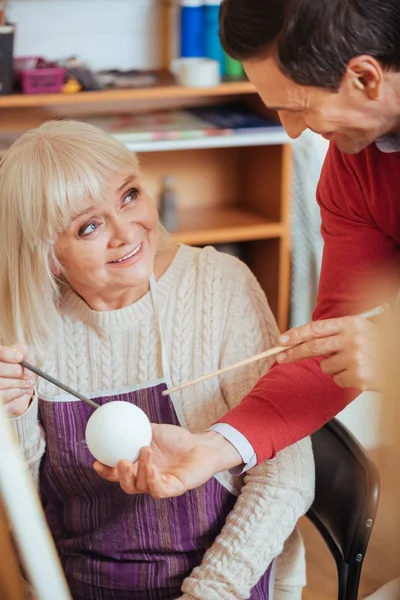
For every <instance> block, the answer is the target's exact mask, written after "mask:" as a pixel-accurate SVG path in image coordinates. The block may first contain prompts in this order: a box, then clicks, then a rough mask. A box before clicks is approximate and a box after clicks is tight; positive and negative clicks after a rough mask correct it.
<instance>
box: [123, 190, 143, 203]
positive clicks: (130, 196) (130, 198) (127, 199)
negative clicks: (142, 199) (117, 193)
mask: <svg viewBox="0 0 400 600" xmlns="http://www.w3.org/2000/svg"><path fill="white" fill-rule="evenodd" d="M138 196H139V190H138V189H137V188H132V189H131V190H129V192H128V193H127V194H126V195H125V196H124V200H123V204H124V205H125V204H130V203H131V202H134V201H135V200H136V199H137V197H138Z"/></svg>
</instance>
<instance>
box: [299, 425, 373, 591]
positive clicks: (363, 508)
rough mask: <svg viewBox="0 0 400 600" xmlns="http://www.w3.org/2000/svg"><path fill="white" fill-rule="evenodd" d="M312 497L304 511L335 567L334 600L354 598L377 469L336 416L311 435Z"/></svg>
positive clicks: (367, 535)
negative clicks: (313, 495) (313, 464)
mask: <svg viewBox="0 0 400 600" xmlns="http://www.w3.org/2000/svg"><path fill="white" fill-rule="evenodd" d="M312 444H313V450H314V458H315V468H316V480H315V499H314V502H313V504H312V506H311V508H310V510H309V511H308V513H307V516H308V517H309V518H310V520H311V521H312V522H313V523H314V525H315V526H316V527H317V529H318V531H319V532H320V534H321V535H322V537H323V538H324V540H325V542H326V544H327V546H328V548H329V550H330V552H331V554H332V556H333V558H334V559H335V562H336V566H337V571H338V580H339V581H338V589H339V592H338V600H357V594H358V587H359V583H360V576H361V569H362V565H363V561H364V557H365V553H366V551H367V546H368V542H369V538H370V536H371V531H372V527H373V525H374V523H375V517H376V512H377V509H378V501H379V487H380V484H379V474H378V470H377V468H376V466H375V465H374V463H373V462H372V461H371V460H370V459H369V458H368V456H367V454H366V452H365V450H364V449H363V447H362V446H361V445H360V444H359V443H358V441H357V440H356V439H355V438H354V437H353V436H352V435H351V433H350V432H349V431H348V430H347V429H346V427H344V425H342V424H341V423H340V422H339V421H337V420H336V419H333V420H332V421H330V422H329V423H328V424H327V425H325V426H324V427H322V429H320V430H319V431H317V432H316V433H314V434H313V435H312Z"/></svg>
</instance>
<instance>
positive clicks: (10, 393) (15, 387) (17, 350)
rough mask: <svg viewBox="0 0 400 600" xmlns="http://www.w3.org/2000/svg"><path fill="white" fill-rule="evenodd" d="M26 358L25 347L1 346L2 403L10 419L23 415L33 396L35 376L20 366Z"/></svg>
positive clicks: (0, 377)
mask: <svg viewBox="0 0 400 600" xmlns="http://www.w3.org/2000/svg"><path fill="white" fill-rule="evenodd" d="M26 356H27V348H26V347H25V346H22V345H16V346H0V402H2V403H3V404H4V405H5V408H6V412H7V414H8V416H9V417H19V416H20V415H23V414H24V413H25V412H26V410H27V409H28V406H29V403H30V401H31V398H32V396H33V388H34V385H35V381H34V378H33V374H32V373H30V371H27V370H26V369H24V368H23V367H21V365H19V364H18V363H19V362H20V361H21V360H22V359H23V358H25V357H26Z"/></svg>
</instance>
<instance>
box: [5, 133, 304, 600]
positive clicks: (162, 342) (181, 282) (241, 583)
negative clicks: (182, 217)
mask: <svg viewBox="0 0 400 600" xmlns="http://www.w3.org/2000/svg"><path fill="white" fill-rule="evenodd" d="M0 198H1V202H0V228H1V231H0V244H1V249H2V260H1V261H0V305H1V306H2V313H1V319H0V339H1V340H2V344H3V346H1V347H0V398H1V400H2V401H3V402H4V403H5V405H6V407H7V409H8V413H9V415H10V419H11V424H12V426H13V428H14V430H15V432H16V434H17V436H18V439H19V441H20V444H21V445H22V447H23V449H24V452H25V456H26V459H27V461H28V463H29V465H30V468H31V470H32V472H33V474H34V476H35V478H36V480H37V482H38V486H39V490H40V494H41V498H42V502H43V506H44V510H45V513H46V517H47V521H48V524H49V527H50V529H51V531H52V534H53V536H54V540H55V543H56V546H57V549H58V552H59V555H60V559H61V562H62V565H63V567H64V570H65V573H66V576H67V579H68V583H69V585H70V588H71V592H72V595H73V598H74V599H75V600H84V599H85V600H88V599H90V600H127V599H128V598H129V599H131V598H135V599H136V600H172V599H175V598H182V599H186V600H189V599H193V598H199V599H200V598H201V599H202V600H207V599H210V600H212V599H218V600H223V599H227V600H228V599H230V600H234V599H239V598H251V599H253V600H256V599H259V600H268V599H269V600H271V599H272V585H273V582H274V570H275V569H274V567H275V558H276V557H277V556H278V555H279V558H278V559H277V561H276V562H277V571H276V576H275V592H274V596H273V597H274V598H288V599H298V598H300V597H301V590H302V587H303V585H304V574H305V567H304V556H303V550H302V546H301V539H300V537H299V535H298V534H297V531H296V529H295V526H296V522H297V520H298V519H299V517H300V516H301V515H303V514H304V513H305V512H306V510H307V508H308V507H309V505H310V503H311V501H312V497H313V482H314V471H313V458H312V451H311V445H310V441H309V440H308V439H306V440H303V441H302V442H300V443H298V444H296V445H294V446H292V447H290V448H289V449H287V450H285V451H284V452H282V453H281V454H280V455H278V456H277V457H276V458H275V459H274V460H271V461H269V462H267V463H265V464H261V465H260V466H258V467H256V468H254V469H252V470H250V471H249V472H248V473H246V474H245V475H244V476H241V477H233V476H232V475H231V474H230V473H220V474H219V475H218V476H216V477H215V478H213V479H212V480H211V481H209V482H208V483H207V484H205V485H204V486H202V487H201V488H199V489H196V490H192V491H190V492H187V493H186V494H185V495H184V496H182V497H179V498H172V499H168V500H164V501H156V500H154V499H153V498H152V497H150V496H148V495H136V496H131V495H128V494H125V492H124V491H123V490H122V489H121V487H120V486H119V485H118V484H117V483H111V482H109V481H106V480H105V479H103V478H101V477H99V476H98V475H97V473H96V472H95V470H94V469H93V462H94V459H93V457H92V456H91V455H90V453H89V451H88V448H87V447H86V445H85V426H86V423H87V420H88V418H89V416H90V413H91V409H90V407H88V406H87V405H85V404H83V403H81V402H79V401H76V400H75V398H73V397H71V396H68V395H66V394H60V391H59V390H58V389H56V388H55V387H53V386H52V385H51V384H49V383H47V382H45V381H42V380H40V381H38V382H37V383H36V384H35V382H34V381H33V379H32V376H31V374H30V373H29V372H26V371H24V370H23V368H22V367H21V366H20V365H19V364H18V363H19V361H20V360H21V359H22V358H23V356H29V357H30V360H32V361H35V362H36V363H38V364H40V365H41V366H42V367H43V368H44V369H45V370H46V371H48V372H49V373H50V374H52V375H53V376H55V377H57V378H59V379H60V380H62V381H63V382H65V383H67V384H68V385H69V386H71V387H73V388H76V389H79V390H80V391H81V392H82V393H85V394H88V395H90V396H91V397H92V398H95V400H96V402H97V403H99V404H104V403H106V402H112V401H113V400H117V399H118V400H124V401H126V402H132V403H134V404H136V405H137V406H139V407H140V408H142V409H143V410H144V411H145V412H146V413H147V415H148V416H149V418H150V420H151V421H152V422H153V423H166V424H175V425H177V424H180V425H181V426H182V427H184V428H187V429H188V430H190V431H192V432H195V431H203V430H205V429H207V427H209V426H210V425H211V424H212V423H213V422H214V421H215V420H216V419H217V418H218V417H220V416H221V415H223V414H224V413H225V412H226V411H227V410H229V409H230V408H232V407H233V406H235V405H236V404H237V403H238V402H240V400H241V398H242V396H243V395H244V394H245V393H246V392H247V391H248V390H249V389H250V388H251V387H252V386H253V385H254V383H255V382H256V381H257V379H258V378H259V377H260V375H261V374H262V371H263V369H266V368H268V365H265V364H263V365H262V364H253V365H251V366H249V367H248V368H246V369H242V370H240V371H237V372H235V373H234V374H232V373H229V374H227V375H226V376H225V377H221V378H220V379H219V380H218V379H214V380H212V381H209V382H207V383H205V384H204V385H199V386H197V387H196V388H193V389H190V390H189V391H186V390H185V391H182V392H181V393H179V394H176V395H174V396H172V397H171V398H168V397H165V396H162V391H163V390H165V389H166V387H167V386H170V385H171V384H177V383H180V382H182V381H185V380H189V379H192V378H194V377H196V376H198V375H200V374H202V373H204V372H207V371H211V370H213V369H215V368H218V367H223V366H225V365H228V364H230V363H232V362H235V361H237V360H240V359H242V358H246V357H248V356H250V355H253V354H255V353H257V352H260V351H261V350H265V349H267V348H268V347H270V346H272V345H273V344H274V343H275V341H276V337H277V328H276V325H275V322H274V319H273V317H272V314H271V312H270V309H269V307H268V304H267V301H266V299H265V296H264V294H263V292H262V291H261V289H260V287H259V285H258V283H257V281H256V280H255V279H254V277H253V275H252V274H251V273H250V271H249V270H248V269H247V267H246V266H245V265H244V264H242V263H241V262H239V261H238V260H236V259H234V258H232V257H229V256H227V255H223V254H220V253H217V252H216V251H215V250H214V249H212V248H204V249H202V250H200V249H197V248H190V247H187V246H179V247H177V246H175V245H173V244H172V242H171V241H170V240H169V238H168V235H167V234H166V232H165V230H163V228H162V227H161V226H160V225H159V222H158V215H157V210H156V207H155V206H154V204H153V203H152V201H151V200H150V198H149V196H148V195H147V194H146V191H145V190H144V189H143V187H142V183H141V177H140V171H139V167H138V163H137V159H136V157H135V156H134V155H133V154H131V153H130V152H129V151H128V150H127V149H126V148H125V147H124V146H122V145H121V144H120V143H118V142H116V141H115V140H113V139H112V138H110V137H109V136H108V135H106V134H105V133H104V132H102V131H101V130H99V129H97V128H94V127H92V126H89V125H86V124H83V123H76V122H49V123H46V124H44V125H42V126H41V127H39V128H38V129H36V130H33V131H30V132H28V133H26V134H25V135H23V136H22V137H21V138H20V139H19V140H18V141H17V142H16V143H15V144H14V145H13V146H12V147H11V149H10V150H9V151H8V153H7V154H6V156H5V157H4V159H3V160H2V162H1V165H0ZM285 542H286V543H285ZM284 546H285V548H284V550H283V547H284ZM282 550H283V552H282Z"/></svg>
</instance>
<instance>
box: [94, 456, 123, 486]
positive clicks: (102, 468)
mask: <svg viewBox="0 0 400 600" xmlns="http://www.w3.org/2000/svg"><path fill="white" fill-rule="evenodd" d="M93 468H94V470H95V471H96V473H97V474H98V475H100V477H103V479H107V481H112V482H114V483H115V482H117V481H119V479H118V471H117V469H116V468H115V467H107V465H103V463H101V462H99V461H98V460H96V462H95V463H94V464H93Z"/></svg>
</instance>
